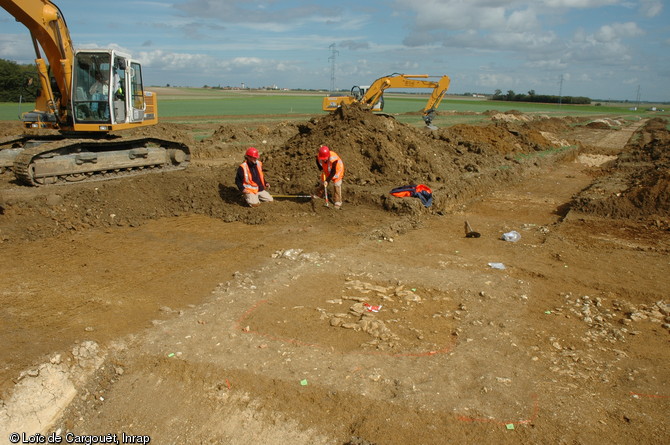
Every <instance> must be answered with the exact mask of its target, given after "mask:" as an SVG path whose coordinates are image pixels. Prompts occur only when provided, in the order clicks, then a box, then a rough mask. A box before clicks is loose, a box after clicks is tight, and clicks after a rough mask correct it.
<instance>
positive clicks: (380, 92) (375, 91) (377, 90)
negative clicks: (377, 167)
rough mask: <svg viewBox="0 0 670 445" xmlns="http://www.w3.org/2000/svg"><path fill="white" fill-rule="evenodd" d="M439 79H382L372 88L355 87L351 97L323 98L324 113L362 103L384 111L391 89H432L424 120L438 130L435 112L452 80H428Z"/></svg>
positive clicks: (416, 76) (393, 76)
mask: <svg viewBox="0 0 670 445" xmlns="http://www.w3.org/2000/svg"><path fill="white" fill-rule="evenodd" d="M429 78H437V76H429V75H428V74H399V73H394V74H391V75H389V76H384V77H380V78H379V79H377V80H375V81H374V82H373V83H372V85H370V86H354V87H353V88H352V89H351V95H349V96H327V97H324V98H323V107H322V108H323V111H335V110H337V109H338V108H340V107H341V106H342V105H349V104H352V103H360V104H362V105H364V106H366V107H368V108H369V109H370V110H372V111H382V110H383V109H384V91H386V90H387V89H389V88H432V89H433V91H432V93H431V95H430V98H428V103H427V104H426V106H425V107H424V108H423V112H422V114H423V120H424V122H425V123H426V125H427V126H428V127H429V128H433V129H434V128H436V127H434V126H433V125H432V124H431V123H432V121H433V118H434V117H435V111H436V110H437V107H439V106H440V102H441V101H442V98H443V97H444V95H445V93H446V92H447V90H448V89H449V82H450V79H449V77H448V76H442V77H440V78H439V79H438V80H436V81H433V80H427V79H429Z"/></svg>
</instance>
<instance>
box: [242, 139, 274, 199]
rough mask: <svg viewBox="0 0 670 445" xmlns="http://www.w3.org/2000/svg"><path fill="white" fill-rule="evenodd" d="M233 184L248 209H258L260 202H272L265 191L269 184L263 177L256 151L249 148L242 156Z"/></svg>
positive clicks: (261, 164) (270, 196)
mask: <svg viewBox="0 0 670 445" xmlns="http://www.w3.org/2000/svg"><path fill="white" fill-rule="evenodd" d="M235 184H236V185H237V188H238V189H239V190H240V192H242V196H243V197H244V200H245V201H246V203H247V204H249V207H258V206H259V205H261V202H270V201H272V200H273V199H272V195H270V193H268V191H267V190H266V189H268V188H270V184H268V183H267V182H265V176H263V163H262V162H261V161H259V160H258V150H256V149H255V148H254V147H249V148H248V149H247V152H246V153H245V155H244V162H243V163H242V164H240V166H239V167H238V168H237V175H236V176H235Z"/></svg>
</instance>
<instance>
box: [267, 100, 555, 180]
mask: <svg viewBox="0 0 670 445" xmlns="http://www.w3.org/2000/svg"><path fill="white" fill-rule="evenodd" d="M320 145H327V146H328V147H329V148H331V150H333V151H335V152H337V153H338V154H339V155H340V157H341V158H342V159H343V161H344V164H345V166H346V173H345V183H346V184H347V186H351V185H356V186H383V187H396V186H401V185H407V184H420V183H424V184H428V185H430V186H434V187H439V185H440V184H443V183H445V182H448V180H449V179H450V178H456V177H458V176H459V175H462V174H464V173H466V174H467V173H477V172H480V171H482V170H484V169H486V168H490V167H493V166H496V167H499V166H500V165H501V164H505V163H513V162H514V161H513V157H512V156H511V155H513V154H518V153H529V152H534V151H537V150H546V149H550V148H552V143H551V142H550V141H549V140H547V139H546V138H545V137H544V136H542V134H540V132H539V131H536V130H533V129H531V128H528V127H523V124H508V123H504V122H501V123H496V124H494V125H489V126H481V127H480V126H471V125H456V126H454V127H451V128H448V129H439V130H437V131H431V130H429V129H427V128H416V127H413V126H410V125H406V124H402V123H400V122H398V121H396V120H395V119H393V118H392V117H390V116H387V115H383V114H375V113H371V112H370V111H369V110H367V109H364V108H363V107H361V106H360V105H358V104H353V105H350V106H343V107H341V108H339V109H338V110H337V111H336V112H334V113H331V114H328V115H325V116H323V117H319V118H313V119H311V120H310V121H308V122H306V123H305V124H302V125H299V127H298V134H297V135H295V136H294V137H292V138H291V139H289V140H288V141H286V143H285V144H284V146H283V147H280V148H279V149H278V150H273V151H271V152H269V153H267V154H266V155H265V163H264V165H265V168H266V170H267V171H268V172H269V174H270V175H272V176H274V177H276V178H280V180H281V182H282V183H283V184H285V185H286V186H285V187H284V189H285V190H284V191H285V192H288V193H304V192H307V191H309V190H311V189H312V188H313V187H314V186H315V184H316V181H317V179H318V171H317V170H316V165H315V160H314V159H315V155H316V152H317V150H318V148H319V146H320Z"/></svg>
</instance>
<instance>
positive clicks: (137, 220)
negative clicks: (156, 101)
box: [0, 109, 670, 444]
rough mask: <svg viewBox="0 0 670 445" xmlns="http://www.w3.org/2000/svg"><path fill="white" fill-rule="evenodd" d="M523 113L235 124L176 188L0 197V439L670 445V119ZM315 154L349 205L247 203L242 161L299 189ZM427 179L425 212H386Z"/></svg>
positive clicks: (134, 183) (118, 185)
mask: <svg viewBox="0 0 670 445" xmlns="http://www.w3.org/2000/svg"><path fill="white" fill-rule="evenodd" d="M521 118H522V117H520V116H515V115H513V114H508V115H502V116H493V119H495V120H494V121H493V122H492V124H491V125H490V126H486V127H471V126H456V127H452V128H449V129H441V130H439V131H438V132H426V131H424V130H419V129H415V128H410V127H407V126H404V125H400V124H397V123H396V122H395V121H393V120H391V119H388V118H384V117H381V116H370V115H367V114H361V113H360V112H359V110H355V109H353V110H350V111H348V112H346V113H343V114H342V115H339V116H332V117H319V118H315V119H313V120H311V121H309V122H305V123H304V124H298V125H295V124H283V125H278V126H276V127H273V128H266V127H259V128H255V129H241V128H239V127H232V126H221V127H220V128H218V129H217V130H216V131H215V132H214V135H213V136H212V137H211V138H209V139H207V140H205V141H203V142H199V143H197V144H196V143H193V142H192V141H190V143H191V145H192V146H193V147H194V158H195V161H194V164H193V165H192V166H191V167H190V168H189V169H188V170H186V171H183V172H177V173H171V174H164V175H162V174H155V175H148V176H146V177H142V178H134V179H121V180H117V181H107V182H100V183H95V184H74V185H70V186H67V187H44V188H39V189H25V188H21V187H18V186H15V185H13V184H12V183H11V182H5V183H3V187H2V189H1V192H0V193H2V194H3V196H4V204H3V209H4V210H3V213H2V214H0V240H1V241H2V242H1V243H0V246H2V249H1V252H2V253H1V258H2V259H1V261H2V264H3V274H2V276H1V277H0V289H2V292H1V293H0V303H1V306H0V307H1V308H2V309H0V316H1V318H2V327H0V343H1V344H3V348H2V350H1V351H0V359H2V362H3V363H4V367H3V368H2V370H0V379H1V383H0V390H2V404H1V405H0V437H2V439H0V440H4V438H5V437H8V435H9V433H10V432H14V431H19V432H26V433H34V432H38V431H39V432H42V433H43V434H50V433H52V432H56V431H57V432H58V433H59V434H60V435H63V436H64V435H65V433H66V432H67V431H73V432H75V433H76V434H84V433H86V434H107V433H112V434H118V435H119V437H120V435H121V433H122V432H125V433H127V434H144V435H149V436H151V438H152V442H153V443H175V444H176V443H189V444H190V443H233V444H243V443H277V444H279V443H310V444H312V443H324V444H325V443H328V444H343V443H354V444H396V443H397V444H404V443H422V444H432V443H435V444H437V443H445V442H448V443H494V442H495V443H519V442H521V443H584V444H587V443H589V444H590V443H632V442H637V443H662V442H663V441H664V440H666V439H667V437H668V427H667V418H668V414H669V413H670V391H669V390H668V388H669V384H670V372H669V371H668V367H667V363H668V341H669V339H670V331H669V329H668V328H669V324H668V323H670V319H669V318H668V316H669V315H670V314H669V310H670V307H669V304H668V303H670V302H669V301H668V299H667V289H668V288H670V286H669V285H670V278H668V276H669V275H668V272H670V261H669V260H668V258H669V256H668V253H669V250H670V236H669V232H668V227H669V226H670V218H669V215H670V197H669V194H670V189H669V186H668V184H669V181H668V179H669V177H668V158H669V153H670V152H669V151H668V142H669V141H670V137H669V136H668V132H667V130H666V129H665V124H664V123H660V122H653V121H652V122H649V123H645V122H632V121H629V122H624V121H620V122H618V123H616V124H615V126H610V125H611V123H592V124H589V125H586V121H585V122H575V121H573V120H568V119H535V120H532V121H530V122H526V121H525V120H521ZM643 124H646V126H645V127H643V126H642V125H643ZM643 129H644V130H643ZM173 130H174V126H173V127H172V128H170V133H169V134H174V137H175V138H178V139H186V138H188V136H187V132H188V128H186V127H185V128H184V129H183V130H182V131H173ZM160 131H163V132H166V131H168V130H167V129H166V128H161V129H160ZM635 131H638V132H637V133H634V132H635ZM634 134H635V135H634ZM263 141H265V142H263ZM319 143H326V144H328V145H330V146H331V147H332V148H333V149H335V150H337V151H338V153H340V155H341V156H342V157H343V159H344V161H345V163H346V166H347V177H346V181H345V206H344V208H343V210H342V211H339V212H337V211H334V210H332V209H329V208H325V207H324V206H323V205H322V203H320V202H312V203H310V202H300V201H298V200H296V201H291V200H277V201H276V202H273V203H270V204H265V205H263V206H262V207H260V208H258V209H253V210H252V209H247V208H244V207H242V206H241V204H240V200H239V197H238V196H237V194H236V192H235V190H234V189H233V181H232V179H233V175H234V170H235V167H236V165H237V164H238V163H239V162H240V156H241V152H242V148H243V147H246V146H248V145H255V146H258V147H259V148H261V149H262V157H263V160H264V161H265V163H266V167H267V170H268V176H269V177H270V181H271V182H272V183H273V188H272V190H271V191H274V192H275V193H288V194H293V193H304V192H305V191H307V190H309V189H311V187H312V186H313V183H314V181H315V179H316V172H315V171H314V167H313V161H312V156H313V151H314V149H315V147H317V146H318V144H319ZM626 144H628V145H626ZM603 162H607V163H603ZM419 182H420V183H426V184H428V185H430V186H431V187H432V189H433V191H434V198H435V202H434V204H433V206H432V207H430V208H424V207H423V206H422V205H421V204H420V202H419V200H417V199H413V198H404V199H400V198H391V197H390V196H389V195H388V190H390V188H392V187H394V186H399V185H404V184H407V183H419ZM466 220H467V221H468V222H469V223H470V224H471V226H472V228H473V229H474V230H476V231H478V232H480V233H481V235H482V236H481V237H479V238H466V237H465V236H464V235H465V231H464V222H465V221H466ZM511 230H516V231H518V232H519V233H520V234H521V239H520V240H519V241H518V242H516V243H514V242H506V241H502V240H501V239H500V237H501V235H502V234H503V233H505V232H508V231H511ZM490 263H491V264H495V263H502V264H503V265H504V266H505V269H502V270H501V269H496V268H493V267H491V266H490ZM364 303H369V304H371V305H373V306H374V305H380V306H381V309H380V310H379V312H369V311H367V309H366V308H365V306H363V304H364ZM447 439H448V440H447Z"/></svg>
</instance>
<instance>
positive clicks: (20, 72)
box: [0, 59, 39, 102]
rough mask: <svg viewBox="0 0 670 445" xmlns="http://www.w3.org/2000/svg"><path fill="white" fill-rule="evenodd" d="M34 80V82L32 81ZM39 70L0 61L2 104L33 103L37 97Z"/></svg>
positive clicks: (0, 98)
mask: <svg viewBox="0 0 670 445" xmlns="http://www.w3.org/2000/svg"><path fill="white" fill-rule="evenodd" d="M31 79H32V80H31ZM38 87H39V82H38V81H37V68H36V67H35V65H19V64H18V63H16V62H12V61H11V60H5V59H0V102H19V100H20V99H19V98H22V99H21V100H22V101H24V102H32V101H34V100H35V97H36V95H37V88H38Z"/></svg>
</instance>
